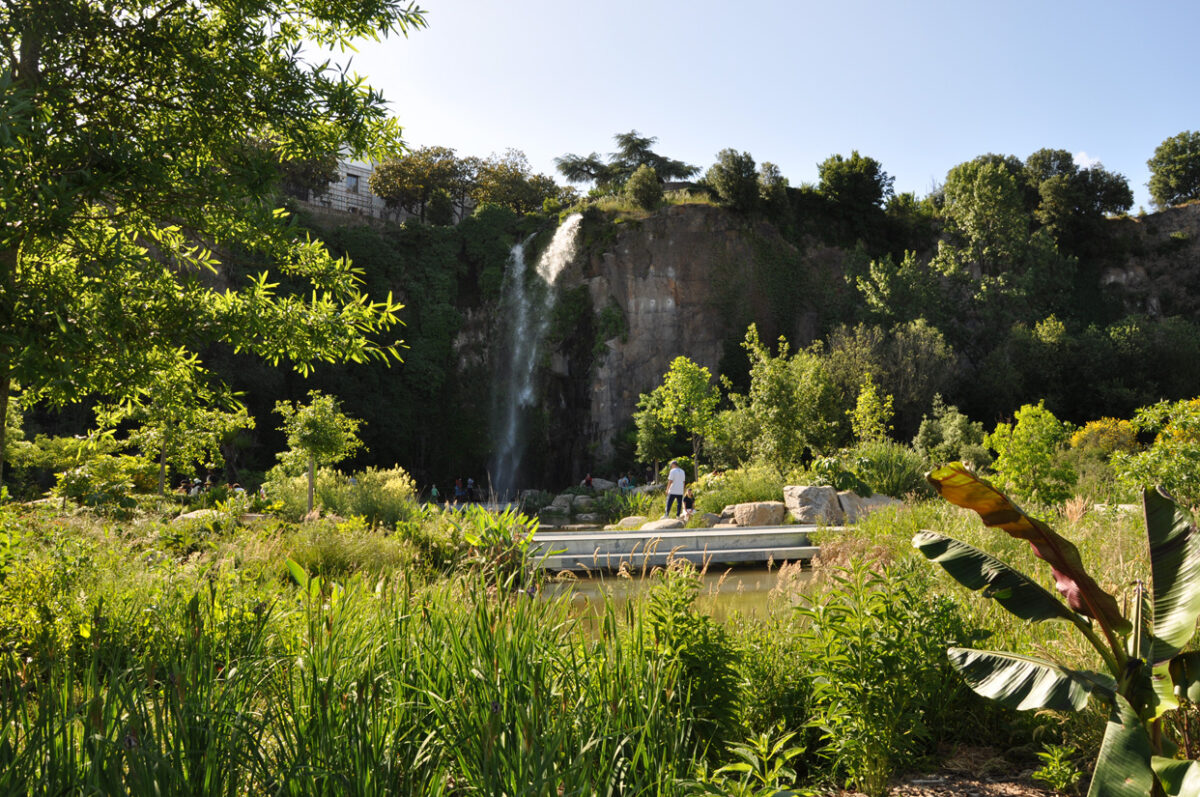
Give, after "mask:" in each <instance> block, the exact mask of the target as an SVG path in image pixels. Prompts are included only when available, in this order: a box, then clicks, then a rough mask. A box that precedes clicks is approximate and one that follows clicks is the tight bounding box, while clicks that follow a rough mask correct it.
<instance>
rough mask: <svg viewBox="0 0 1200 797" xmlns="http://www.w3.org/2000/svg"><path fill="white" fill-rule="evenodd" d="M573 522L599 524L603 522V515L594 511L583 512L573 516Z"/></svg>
mask: <svg viewBox="0 0 1200 797" xmlns="http://www.w3.org/2000/svg"><path fill="white" fill-rule="evenodd" d="M575 522H576V523H579V524H581V525H585V526H599V525H601V524H602V523H604V515H598V514H596V513H594V512H584V513H583V514H579V515H576V516H575Z"/></svg>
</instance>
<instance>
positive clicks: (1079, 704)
mask: <svg viewBox="0 0 1200 797" xmlns="http://www.w3.org/2000/svg"><path fill="white" fill-rule="evenodd" d="M946 655H948V656H949V657H950V663H951V664H952V665H954V669H956V670H958V671H959V673H961V674H962V676H963V678H964V679H965V680H966V682H967V685H968V686H970V687H971V689H972V690H973V691H974V692H975V694H977V695H980V696H981V697H986V698H990V699H992V700H995V701H996V702H997V703H1000V704H1001V705H1004V706H1007V707H1009V708H1015V709H1017V710H1018V711H1025V710H1028V709H1034V708H1049V709H1054V710H1056V711H1079V710H1080V709H1082V708H1083V707H1084V706H1086V705H1087V702H1088V698H1089V697H1090V696H1091V694H1092V693H1093V692H1096V693H1097V694H1100V695H1101V696H1103V697H1105V698H1111V697H1112V695H1113V694H1114V693H1115V692H1116V689H1117V684H1116V682H1115V681H1114V680H1113V679H1112V678H1110V677H1108V676H1106V675H1101V674H1100V673H1092V672H1083V671H1081V670H1068V669H1066V668H1065V667H1060V666H1059V665H1057V664H1055V663H1054V662H1052V661H1046V660H1045V659H1035V658H1033V657H1032V656H1021V655H1019V654H1016V653H1005V652H1003V651H997V650H975V649H973V648H950V649H949V650H947V651H946Z"/></svg>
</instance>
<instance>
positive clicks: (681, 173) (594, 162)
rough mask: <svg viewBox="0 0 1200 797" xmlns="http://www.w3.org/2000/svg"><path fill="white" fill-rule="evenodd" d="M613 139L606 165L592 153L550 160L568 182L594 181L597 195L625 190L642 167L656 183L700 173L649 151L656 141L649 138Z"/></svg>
mask: <svg viewBox="0 0 1200 797" xmlns="http://www.w3.org/2000/svg"><path fill="white" fill-rule="evenodd" d="M613 140H614V141H616V142H617V151H616V152H614V153H612V154H611V155H610V156H609V159H608V162H607V163H606V162H604V161H603V160H601V158H600V156H599V154H597V153H595V152H593V153H592V154H590V155H587V156H580V155H569V154H568V155H563V156H562V157H561V158H555V159H554V163H555V166H556V167H557V168H558V170H559V172H561V173H562V175H563V176H564V177H565V178H567V181H568V182H572V183H587V182H594V183H595V184H596V188H597V189H599V190H600V191H601V192H616V191H619V190H621V189H622V188H623V187H627V185H626V183H627V182H628V181H629V180H630V179H631V178H632V177H633V175H635V174H636V173H637V172H638V171H639V170H641V169H642V167H646V168H649V169H651V170H652V171H653V173H654V175H655V177H656V179H657V180H686V179H687V178H689V177H691V176H693V175H695V174H696V173H697V172H699V171H700V168H699V167H698V166H690V165H688V164H686V163H684V162H682V161H677V160H672V159H670V158H666V157H664V156H662V155H659V154H657V153H656V152H654V151H653V150H651V149H650V147H652V146H653V145H654V144H655V142H657V141H658V139H657V138H654V137H653V136H643V135H641V134H640V133H638V131H636V130H630V131H629V132H628V133H618V134H617V135H615V136H613ZM660 197H661V188H660ZM638 204H639V205H640V206H641V207H648V206H647V205H644V204H641V203H638ZM656 204H657V203H656Z"/></svg>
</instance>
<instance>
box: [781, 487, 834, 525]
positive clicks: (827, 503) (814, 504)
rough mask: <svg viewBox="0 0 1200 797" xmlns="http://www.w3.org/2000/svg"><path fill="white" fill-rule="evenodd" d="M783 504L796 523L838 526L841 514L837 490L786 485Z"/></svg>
mask: <svg viewBox="0 0 1200 797" xmlns="http://www.w3.org/2000/svg"><path fill="white" fill-rule="evenodd" d="M783 503H784V506H786V507H787V511H788V514H790V515H791V516H792V517H793V518H795V519H796V522H797V523H805V524H824V525H827V526H838V525H841V523H842V518H843V513H842V507H841V504H839V503H838V493H837V490H835V489H833V488H832V487H828V486H825V487H818V486H816V485H798V484H793V485H788V486H787V487H784V488H783Z"/></svg>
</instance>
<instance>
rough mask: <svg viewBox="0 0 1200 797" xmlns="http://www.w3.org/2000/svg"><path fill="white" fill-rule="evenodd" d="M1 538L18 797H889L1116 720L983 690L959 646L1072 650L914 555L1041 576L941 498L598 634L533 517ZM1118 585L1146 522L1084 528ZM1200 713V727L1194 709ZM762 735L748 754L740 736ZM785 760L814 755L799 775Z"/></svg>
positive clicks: (1077, 654) (631, 613) (638, 610)
mask: <svg viewBox="0 0 1200 797" xmlns="http://www.w3.org/2000/svg"><path fill="white" fill-rule="evenodd" d="M3 527H4V534H3V535H0V543H2V545H0V574H2V577H3V586H2V588H0V759H2V760H3V761H2V762H3V766H0V793H5V794H25V793H30V794H33V793H83V792H91V793H97V792H98V793H133V794H142V793H147V794H149V793H155V794H157V793H164V792H165V793H187V794H235V793H236V794H315V793H348V794H350V793H352V794H488V795H491V794H547V795H557V794H599V793H604V794H641V793H661V794H692V793H719V794H732V793H754V792H741V791H737V789H739V788H741V786H740V785H739V784H742V783H743V782H745V783H746V784H749V783H750V782H751V781H752V780H753V775H752V773H745V772H742V771H740V770H730V769H725V770H722V769H721V767H723V766H724V765H728V764H731V763H735V762H737V761H739V760H742V759H741V758H739V753H738V750H739V749H740V750H741V751H742V754H743V755H744V754H745V752H746V751H747V750H752V749H755V748H754V746H755V745H756V744H757V745H759V746H760V747H763V746H764V745H765V747H764V748H763V749H765V750H768V751H769V750H770V748H771V746H772V744H771V743H773V742H778V741H782V740H784V739H786V743H784V744H782V745H780V748H779V750H777V751H776V753H775V754H774V760H775V761H777V762H778V763H780V764H781V767H780V769H779V770H778V771H777V772H776V773H775V775H772V776H767V775H765V774H764V775H762V777H764V778H772V779H773V782H774V785H775V786H785V785H787V786H797V787H804V788H818V787H823V786H831V785H849V786H853V787H856V788H859V789H862V790H864V791H868V792H871V793H878V792H879V791H880V790H881V789H882V788H883V785H884V784H885V783H886V781H887V778H888V777H889V776H890V775H892V774H893V773H895V772H898V771H901V770H904V769H906V768H909V767H915V766H917V765H918V764H922V765H927V764H929V763H931V762H933V761H934V760H935V759H936V757H937V756H938V755H939V754H941V753H944V752H946V751H947V750H950V749H953V747H954V746H955V745H956V744H960V743H966V744H974V743H977V742H978V740H979V739H981V738H986V739H990V740H993V743H994V744H997V745H998V746H1000V747H1003V748H1005V749H1010V750H1014V751H1016V752H1015V753H1014V755H1018V756H1020V755H1024V756H1025V763H1023V764H1014V766H1025V767H1031V766H1033V765H1035V764H1036V762H1035V761H1034V759H1033V753H1034V752H1036V751H1037V750H1038V749H1040V745H1042V744H1043V743H1058V742H1061V741H1064V740H1066V741H1070V742H1072V743H1073V744H1075V745H1076V746H1077V747H1079V748H1080V749H1081V750H1083V751H1085V753H1086V752H1087V751H1094V750H1095V748H1096V746H1097V745H1098V741H1099V733H1100V731H1101V727H1102V725H1103V722H1102V721H1101V718H1099V717H1098V716H1090V715H1087V714H1086V713H1085V714H1084V715H1080V716H1071V717H1059V716H1054V715H1048V714H1044V715H1040V716H1037V717H1034V716H1031V715H1019V714H1015V713H1012V712H1007V711H1004V710H1001V709H998V708H996V707H995V706H993V705H991V704H988V703H986V702H984V701H982V700H980V699H977V698H976V697H975V696H974V695H972V694H971V693H969V692H968V691H967V690H966V688H965V687H964V686H963V685H962V684H961V681H960V680H959V679H958V676H957V675H956V674H955V673H954V672H953V671H952V670H951V668H950V667H949V665H948V663H947V660H946V658H945V655H944V652H943V651H944V648H945V646H946V645H948V644H967V645H969V644H974V643H978V642H979V641H981V640H982V639H983V638H985V637H990V639H988V641H987V646H989V647H997V648H1000V647H1003V648H1007V649H1012V650H1022V651H1030V650H1036V649H1048V650H1051V649H1052V650H1053V652H1054V653H1055V654H1056V655H1057V656H1059V657H1062V656H1064V655H1065V656H1067V657H1074V661H1075V663H1077V664H1078V665H1079V666H1081V667H1087V666H1091V665H1093V664H1094V662H1091V661H1090V660H1089V659H1088V654H1087V651H1085V650H1083V649H1082V648H1080V649H1071V648H1064V644H1063V637H1062V636H1061V635H1060V631H1061V628H1059V627H1056V626H1055V625H1053V624H1049V623H1043V624H1039V625H1029V624H1023V623H1016V622H1014V621H1013V620H1012V619H1011V618H1010V617H1009V616H1007V615H1006V614H1004V613H1003V612H1002V611H1000V610H998V608H996V607H994V604H993V602H991V601H983V600H980V599H978V598H977V597H975V596H972V595H969V594H967V593H966V592H965V590H962V589H961V588H959V587H957V586H956V585H954V584H953V583H952V582H950V581H949V579H948V578H946V577H945V576H944V575H943V574H942V573H941V572H940V570H939V569H936V568H935V567H933V566H932V565H930V564H929V563H927V562H926V561H924V559H923V558H922V557H920V556H919V554H917V553H916V552H915V551H913V549H912V547H911V545H910V540H911V537H912V534H913V533H914V532H915V531H916V530H918V529H921V528H933V529H937V530H940V531H943V532H945V533H948V534H951V535H953V536H957V537H960V538H963V539H966V540H968V541H971V542H973V543H975V544H977V545H979V547H982V548H985V549H988V550H991V551H993V552H997V553H998V554H1001V555H1003V556H1004V557H1005V558H1007V559H1009V560H1010V561H1013V562H1014V563H1016V564H1017V565H1018V566H1024V567H1026V568H1027V570H1028V572H1031V573H1037V574H1041V573H1042V572H1043V571H1044V568H1039V567H1037V566H1036V563H1035V562H1033V561H1032V557H1031V555H1030V554H1029V553H1028V552H1027V550H1026V548H1027V546H1024V544H1023V543H1018V542H1014V541H1012V540H1010V539H1009V538H1007V537H1005V536H1004V535H1001V534H999V533H996V532H989V531H987V530H986V529H984V528H983V527H982V526H980V525H979V524H978V520H977V519H975V518H974V516H971V515H968V514H967V513H964V512H960V511H958V510H956V509H954V508H952V507H950V506H948V505H945V504H939V503H933V502H927V503H920V504H918V505H916V506H913V507H909V508H905V509H903V510H900V511H898V512H889V513H886V514H885V513H881V514H879V515H877V516H873V517H872V518H870V519H869V520H868V521H867V522H865V523H863V524H862V525H861V526H860V527H859V529H858V530H857V531H856V532H854V533H853V534H844V535H841V536H838V537H837V538H836V539H835V538H834V537H833V533H832V532H830V533H828V534H829V538H828V539H826V540H824V541H823V551H824V553H823V562H822V563H821V564H819V566H818V569H817V572H816V574H815V576H814V577H813V578H811V579H806V580H805V581H804V583H803V584H800V583H799V581H797V583H796V586H795V587H794V589H791V590H790V589H789V588H788V586H787V583H788V582H787V580H786V579H782V580H781V584H782V586H781V587H780V591H781V593H789V594H781V595H780V596H779V599H780V601H782V602H787V603H796V604H797V606H798V608H797V609H795V610H787V611H781V612H777V613H775V614H773V615H772V616H771V617H769V618H765V619H749V618H735V619H734V620H732V621H730V622H727V623H719V622H717V621H715V620H713V619H712V618H710V617H708V616H707V615H705V614H703V613H702V612H700V611H699V610H698V609H697V604H696V602H695V598H696V593H697V590H698V586H697V580H696V578H695V574H694V573H693V572H692V571H691V570H690V569H689V568H688V567H687V566H685V565H683V564H676V565H674V566H672V567H670V568H668V569H666V570H663V571H660V572H659V573H657V574H656V576H655V577H654V579H655V585H654V587H653V588H652V589H651V590H650V591H649V592H648V593H647V594H646V595H645V597H643V598H642V599H640V600H637V601H634V602H631V603H629V604H627V605H624V606H622V607H621V608H620V609H619V610H618V609H616V608H614V607H613V606H612V605H611V604H609V605H607V606H606V607H605V608H604V609H603V610H602V611H601V617H600V620H599V622H598V623H596V622H594V621H592V620H591V619H590V618H588V619H587V620H586V621H585V619H584V618H581V617H579V616H577V615H576V614H575V613H573V612H572V610H571V607H570V603H569V599H568V597H566V596H564V597H560V598H551V597H548V594H547V591H545V590H543V589H542V587H543V584H542V582H541V581H540V580H539V578H538V577H537V575H536V574H534V573H532V572H531V571H530V569H529V567H528V564H529V563H528V562H527V561H525V560H524V558H523V548H522V547H521V545H520V542H521V540H522V539H524V536H525V532H526V531H527V527H526V526H525V525H523V523H522V521H521V520H520V519H517V518H511V517H510V518H508V519H500V520H497V519H495V518H494V517H493V518H489V517H488V516H485V515H484V513H482V512H472V513H468V514H467V515H453V514H442V513H440V512H433V511H430V510H421V511H417V510H415V509H414V512H413V513H412V515H411V516H410V517H409V519H408V520H405V521H403V522H401V523H399V524H398V525H396V526H394V527H392V528H381V527H375V528H372V527H369V526H367V525H366V524H365V523H363V522H362V521H359V520H351V521H346V522H341V523H328V522H322V523H312V524H292V523H287V522H283V521H279V520H274V519H270V518H267V519H263V520H260V521H257V522H254V523H252V524H250V525H244V524H241V523H237V522H235V521H234V520H233V518H232V517H229V518H224V519H221V518H216V519H212V520H210V521H207V522H193V523H190V524H188V523H183V524H176V525H172V524H170V523H166V522H161V521H143V522H140V523H138V522H128V523H126V522H122V523H115V522H111V521H104V520H101V519H98V518H94V517H91V516H87V515H80V516H75V517H70V518H67V517H61V516H58V515H55V514H52V513H48V512H44V511H36V510H29V509H23V510H18V509H9V510H7V511H6V514H5V515H4V517H3ZM1060 528H1061V529H1062V530H1063V532H1064V533H1065V534H1067V535H1069V536H1070V537H1071V538H1072V539H1073V540H1074V541H1075V542H1076V543H1077V544H1078V545H1079V546H1080V548H1081V551H1082V553H1083V557H1084V560H1085V561H1089V562H1105V563H1111V564H1110V566H1108V568H1107V569H1106V570H1105V571H1103V572H1100V573H1097V577H1098V578H1099V579H1100V580H1101V584H1102V586H1104V587H1105V588H1106V589H1111V590H1113V591H1114V592H1116V593H1117V594H1118V595H1120V594H1121V593H1122V590H1123V589H1124V586H1125V585H1127V584H1128V583H1130V580H1131V579H1133V578H1136V577H1139V576H1144V574H1140V573H1138V572H1137V569H1136V562H1138V561H1139V558H1138V555H1137V554H1138V548H1137V546H1138V545H1139V544H1141V543H1140V540H1141V537H1140V531H1139V529H1140V526H1139V523H1138V519H1137V518H1130V517H1127V516H1124V515H1102V514H1096V513H1091V514H1086V515H1082V516H1081V517H1079V518H1074V519H1063V520H1062V521H1061V523H1060ZM1193 719H1194V718H1193ZM739 746H740V747H739ZM785 757H786V759H787V760H786V766H782V765H783V764H784V763H785V761H784V759H785Z"/></svg>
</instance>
